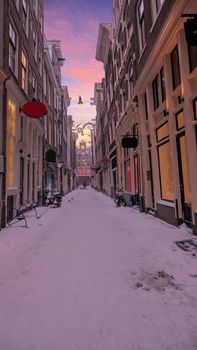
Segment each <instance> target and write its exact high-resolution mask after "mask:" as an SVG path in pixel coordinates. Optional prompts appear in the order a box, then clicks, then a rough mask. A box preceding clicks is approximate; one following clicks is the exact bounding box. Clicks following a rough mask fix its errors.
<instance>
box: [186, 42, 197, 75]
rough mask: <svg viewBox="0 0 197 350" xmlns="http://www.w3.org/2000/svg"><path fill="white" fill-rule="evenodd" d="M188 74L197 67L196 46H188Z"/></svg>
mask: <svg viewBox="0 0 197 350" xmlns="http://www.w3.org/2000/svg"><path fill="white" fill-rule="evenodd" d="M188 52H189V66H190V72H192V71H193V70H194V69H195V68H196V67H197V46H190V45H188Z"/></svg>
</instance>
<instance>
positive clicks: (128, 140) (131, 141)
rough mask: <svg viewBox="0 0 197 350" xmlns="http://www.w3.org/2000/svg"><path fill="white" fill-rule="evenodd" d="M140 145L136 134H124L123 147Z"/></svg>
mask: <svg viewBox="0 0 197 350" xmlns="http://www.w3.org/2000/svg"><path fill="white" fill-rule="evenodd" d="M137 145H138V140H137V137H135V136H129V137H128V136H124V137H123V138H122V147H123V148H136V147H137Z"/></svg>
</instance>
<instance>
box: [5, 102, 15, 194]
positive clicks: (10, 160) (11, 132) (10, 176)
mask: <svg viewBox="0 0 197 350" xmlns="http://www.w3.org/2000/svg"><path fill="white" fill-rule="evenodd" d="M7 118H8V119H7V133H8V135H7V136H8V152H7V172H6V175H7V185H8V187H11V186H13V185H14V150H15V136H16V105H15V104H14V103H13V102H12V101H10V100H9V101H8V116H7Z"/></svg>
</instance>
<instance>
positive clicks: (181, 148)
mask: <svg viewBox="0 0 197 350" xmlns="http://www.w3.org/2000/svg"><path fill="white" fill-rule="evenodd" d="M177 151H178V167H179V181H180V195H181V206H182V216H183V220H184V222H185V223H186V224H187V225H188V226H191V225H192V211H191V198H190V187H189V175H188V164H187V152H186V140H185V132H182V133H180V134H179V135H178V136H177Z"/></svg>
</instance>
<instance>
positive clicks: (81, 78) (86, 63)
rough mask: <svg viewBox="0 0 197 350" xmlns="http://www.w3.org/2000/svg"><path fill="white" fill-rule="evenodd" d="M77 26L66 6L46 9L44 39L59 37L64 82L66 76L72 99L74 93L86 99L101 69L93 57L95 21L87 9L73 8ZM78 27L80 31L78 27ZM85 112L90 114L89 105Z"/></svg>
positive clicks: (96, 24)
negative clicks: (63, 59) (62, 57)
mask: <svg viewBox="0 0 197 350" xmlns="http://www.w3.org/2000/svg"><path fill="white" fill-rule="evenodd" d="M73 11H74V12H75V16H76V18H77V25H76V26H75V23H73V12H72V13H70V12H69V11H68V10H67V8H66V6H58V8H56V9H54V8H53V9H46V15H45V19H46V21H45V34H46V37H47V39H57V40H61V48H62V53H63V55H64V57H65V59H66V60H65V64H64V66H63V68H62V75H63V76H64V77H65V78H64V83H65V84H66V79H68V84H67V85H68V88H69V93H70V95H71V97H73V100H74V102H75V103H76V100H77V98H78V95H82V96H83V97H84V98H87V99H89V98H90V97H91V96H93V93H94V83H95V82H98V81H101V79H102V77H103V74H104V73H103V68H102V64H101V63H100V62H97V61H96V60H95V58H94V57H95V52H96V42H97V36H98V29H99V23H98V20H97V19H96V18H94V17H93V16H92V15H91V16H90V13H89V11H87V10H86V11H84V12H83V15H81V13H78V9H77V8H74V9H73ZM79 28H81V30H79ZM87 108H90V110H88V111H87V113H88V114H89V113H92V107H91V106H89V107H87Z"/></svg>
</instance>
